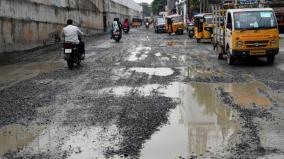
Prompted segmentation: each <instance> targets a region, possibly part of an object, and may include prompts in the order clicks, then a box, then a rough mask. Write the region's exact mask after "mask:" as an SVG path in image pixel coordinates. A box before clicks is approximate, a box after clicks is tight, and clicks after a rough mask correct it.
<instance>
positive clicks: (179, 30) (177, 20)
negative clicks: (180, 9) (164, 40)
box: [166, 15, 185, 35]
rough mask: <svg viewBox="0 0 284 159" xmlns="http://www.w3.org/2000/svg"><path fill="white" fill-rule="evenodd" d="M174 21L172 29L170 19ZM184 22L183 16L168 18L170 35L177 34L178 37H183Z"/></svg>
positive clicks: (167, 28)
mask: <svg viewBox="0 0 284 159" xmlns="http://www.w3.org/2000/svg"><path fill="white" fill-rule="evenodd" d="M169 18H171V19H172V25H173V26H172V29H171V28H169V25H168V19H169ZM184 28H185V27H184V21H183V17H182V16H181V15H170V16H166V30H167V32H169V33H175V34H176V35H182V34H183V31H184Z"/></svg>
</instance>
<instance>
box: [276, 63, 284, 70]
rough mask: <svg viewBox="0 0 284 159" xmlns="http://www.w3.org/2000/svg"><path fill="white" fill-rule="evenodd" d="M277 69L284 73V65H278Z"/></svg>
mask: <svg viewBox="0 0 284 159" xmlns="http://www.w3.org/2000/svg"><path fill="white" fill-rule="evenodd" d="M276 67H277V68H278V69H280V70H281V71H284V64H278V65H277V66H276Z"/></svg>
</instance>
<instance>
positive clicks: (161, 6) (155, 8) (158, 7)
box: [152, 0, 167, 15]
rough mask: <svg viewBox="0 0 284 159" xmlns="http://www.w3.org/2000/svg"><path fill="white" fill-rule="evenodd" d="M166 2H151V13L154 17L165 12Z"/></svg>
mask: <svg viewBox="0 0 284 159" xmlns="http://www.w3.org/2000/svg"><path fill="white" fill-rule="evenodd" d="M166 5H167V0H154V1H153V2H152V12H153V14H154V15H158V14H159V13H160V12H163V11H165V6H166Z"/></svg>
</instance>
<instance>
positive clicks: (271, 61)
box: [267, 55, 275, 64]
mask: <svg viewBox="0 0 284 159" xmlns="http://www.w3.org/2000/svg"><path fill="white" fill-rule="evenodd" d="M274 60H275V55H271V56H267V63H269V64H272V63H273V62H274Z"/></svg>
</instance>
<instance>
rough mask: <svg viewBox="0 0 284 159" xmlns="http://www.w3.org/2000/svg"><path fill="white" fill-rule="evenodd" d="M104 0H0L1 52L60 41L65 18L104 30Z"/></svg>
mask: <svg viewBox="0 0 284 159" xmlns="http://www.w3.org/2000/svg"><path fill="white" fill-rule="evenodd" d="M103 9H104V0H0V53H1V52H11V51H19V50H26V49H31V48H34V47H38V46H45V45H48V44H53V43H57V42H59V39H60V33H61V30H62V28H63V27H64V25H65V22H66V20H67V19H69V18H72V19H73V20H74V21H75V22H76V23H77V24H81V27H82V28H83V30H84V31H85V32H87V33H89V34H95V33H98V32H103V29H104V25H103Z"/></svg>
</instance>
